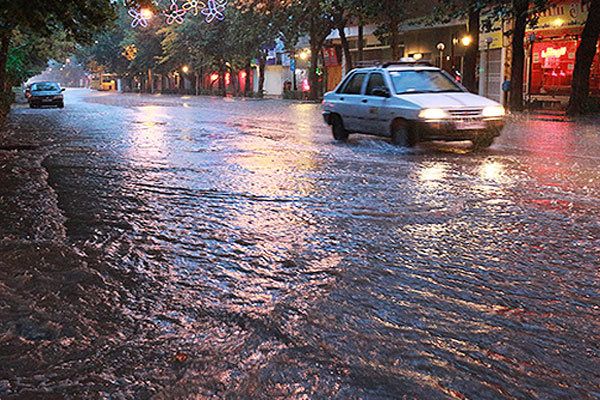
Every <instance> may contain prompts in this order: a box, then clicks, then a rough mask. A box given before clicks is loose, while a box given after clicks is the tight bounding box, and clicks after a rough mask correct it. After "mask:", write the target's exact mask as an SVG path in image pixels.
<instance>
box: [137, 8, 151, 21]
mask: <svg viewBox="0 0 600 400" xmlns="http://www.w3.org/2000/svg"><path fill="white" fill-rule="evenodd" d="M140 14H141V15H142V18H144V19H150V18H152V15H154V14H153V13H152V10H149V9H147V8H142V11H140Z"/></svg>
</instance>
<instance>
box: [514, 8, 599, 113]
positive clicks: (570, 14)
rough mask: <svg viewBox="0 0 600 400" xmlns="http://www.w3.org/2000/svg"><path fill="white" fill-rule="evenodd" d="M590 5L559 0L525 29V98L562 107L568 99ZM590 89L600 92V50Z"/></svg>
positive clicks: (592, 73)
mask: <svg viewBox="0 0 600 400" xmlns="http://www.w3.org/2000/svg"><path fill="white" fill-rule="evenodd" d="M588 8H589V6H588V5H587V4H582V2H581V1H577V0H571V1H560V2H558V3H556V5H554V6H553V7H551V8H549V9H548V10H547V11H546V12H544V13H542V14H540V16H539V20H538V23H537V25H536V26H535V28H534V29H531V30H529V31H528V32H527V33H526V39H527V43H526V46H527V53H526V54H527V59H526V62H527V64H526V66H527V67H526V69H525V77H524V82H525V93H526V95H525V96H526V98H525V100H526V101H528V102H530V103H534V104H536V103H537V104H540V105H549V104H554V105H557V106H559V107H560V106H564V105H566V104H567V103H568V101H569V94H570V91H571V80H572V78H573V71H574V69H575V55H576V53H577V47H578V46H579V43H580V37H581V32H582V30H583V26H584V25H585V21H586V18H587V11H588ZM590 93H591V95H592V96H600V56H599V55H598V52H596V57H595V59H594V62H593V64H592V68H591V71H590Z"/></svg>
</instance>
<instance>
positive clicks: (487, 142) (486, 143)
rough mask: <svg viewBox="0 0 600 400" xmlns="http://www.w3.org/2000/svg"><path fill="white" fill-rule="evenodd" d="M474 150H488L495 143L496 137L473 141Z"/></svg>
mask: <svg viewBox="0 0 600 400" xmlns="http://www.w3.org/2000/svg"><path fill="white" fill-rule="evenodd" d="M471 142H473V148H474V149H486V148H488V147H490V146H491V145H492V143H494V136H492V135H485V136H481V137H478V138H475V139H473V140H471Z"/></svg>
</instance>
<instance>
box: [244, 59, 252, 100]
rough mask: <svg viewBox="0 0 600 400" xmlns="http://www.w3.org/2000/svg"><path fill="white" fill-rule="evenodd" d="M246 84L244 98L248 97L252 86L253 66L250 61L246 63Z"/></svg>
mask: <svg viewBox="0 0 600 400" xmlns="http://www.w3.org/2000/svg"><path fill="white" fill-rule="evenodd" d="M245 71H246V82H245V83H244V97H246V96H248V92H249V91H250V90H251V88H250V85H252V82H251V81H250V74H251V73H252V65H251V62H250V60H248V61H246V69H245Z"/></svg>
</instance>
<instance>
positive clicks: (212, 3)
mask: <svg viewBox="0 0 600 400" xmlns="http://www.w3.org/2000/svg"><path fill="white" fill-rule="evenodd" d="M226 5H227V0H224V1H216V0H208V1H207V2H206V7H205V8H204V9H203V10H202V14H204V15H205V16H206V22H207V23H209V24H210V23H211V22H213V21H214V20H215V19H218V20H219V21H222V20H223V19H224V18H225V15H223V11H224V10H225V6H226Z"/></svg>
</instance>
